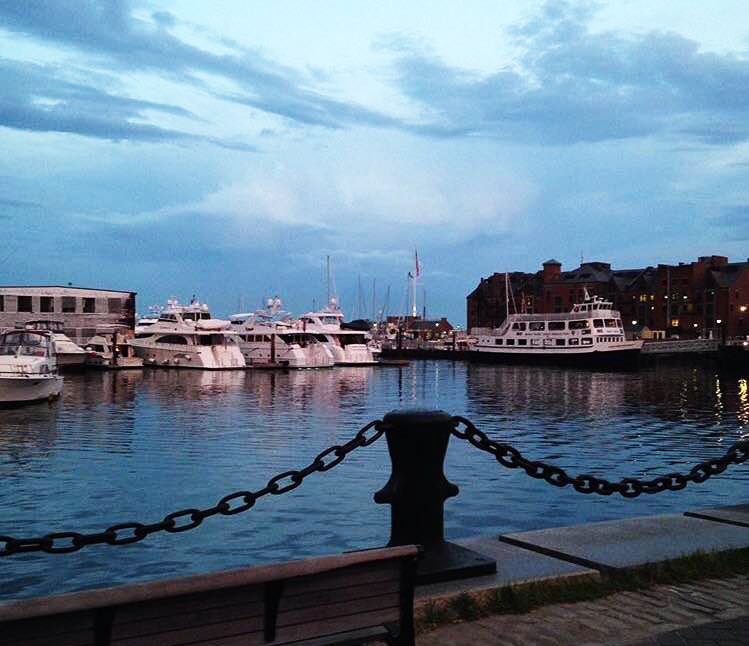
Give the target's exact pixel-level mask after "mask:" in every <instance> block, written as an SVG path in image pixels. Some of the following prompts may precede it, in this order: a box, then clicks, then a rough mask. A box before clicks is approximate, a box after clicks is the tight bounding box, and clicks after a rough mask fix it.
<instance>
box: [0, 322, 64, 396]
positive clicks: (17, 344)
mask: <svg viewBox="0 0 749 646" xmlns="http://www.w3.org/2000/svg"><path fill="white" fill-rule="evenodd" d="M62 382H63V379H62V377H61V376H59V375H58V374H57V355H56V352H55V342H54V340H53V338H52V334H51V333H50V332H47V331H41V330H9V331H6V332H3V333H1V334H0V404H19V403H27V402H34V401H39V400H43V399H54V398H55V397H59V396H60V393H61V392H62Z"/></svg>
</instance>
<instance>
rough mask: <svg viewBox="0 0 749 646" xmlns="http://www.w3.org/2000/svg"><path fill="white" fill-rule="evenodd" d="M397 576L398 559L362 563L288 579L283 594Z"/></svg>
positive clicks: (364, 583)
mask: <svg viewBox="0 0 749 646" xmlns="http://www.w3.org/2000/svg"><path fill="white" fill-rule="evenodd" d="M399 576H400V563H399V562H398V561H390V562H385V563H382V562H380V563H362V564H359V565H353V566H349V567H347V568H343V569H340V570H334V571H332V572H325V573H323V574H317V575H315V576H310V577H296V578H293V579H289V580H287V581H286V584H285V586H284V594H285V595H286V596H293V595H297V594H307V593H309V592H319V591H322V590H335V589H337V588H340V587H341V586H342V585H346V586H354V585H368V584H371V583H380V582H382V581H397V580H398V578H399Z"/></svg>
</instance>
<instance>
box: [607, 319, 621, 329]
mask: <svg viewBox="0 0 749 646" xmlns="http://www.w3.org/2000/svg"><path fill="white" fill-rule="evenodd" d="M605 322H606V327H619V326H618V325H617V324H616V319H606V321H605Z"/></svg>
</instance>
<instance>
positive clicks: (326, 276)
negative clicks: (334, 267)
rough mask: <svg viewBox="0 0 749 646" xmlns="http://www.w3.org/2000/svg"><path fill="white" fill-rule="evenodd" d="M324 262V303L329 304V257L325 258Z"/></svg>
mask: <svg viewBox="0 0 749 646" xmlns="http://www.w3.org/2000/svg"><path fill="white" fill-rule="evenodd" d="M325 261H326V265H327V266H326V272H325V290H326V294H325V303H326V304H329V303H330V256H325Z"/></svg>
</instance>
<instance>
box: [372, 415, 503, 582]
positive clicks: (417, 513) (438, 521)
mask: <svg viewBox="0 0 749 646" xmlns="http://www.w3.org/2000/svg"><path fill="white" fill-rule="evenodd" d="M383 425H384V427H385V428H386V431H385V437H386V439H387V444H388V451H389V453H390V460H391V463H392V473H391V475H390V478H389V480H388V482H387V484H386V485H385V486H384V487H383V488H382V489H380V491H378V492H377V493H375V495H374V500H375V502H376V503H378V504H389V505H390V519H391V525H390V527H391V530H390V542H389V543H388V546H390V547H392V546H395V545H411V544H415V545H421V546H422V547H423V548H424V556H423V558H422V559H421V560H420V562H419V565H418V569H417V576H416V580H417V583H419V584H424V583H434V582H437V581H449V580H453V579H459V578H466V577H473V576H481V575H484V574H492V573H494V572H496V571H497V564H496V561H494V560H493V559H489V558H487V557H486V556H484V555H483V554H479V553H478V552H474V551H473V550H470V549H468V548H465V547H462V546H460V545H456V544H455V543H450V542H447V541H445V539H444V503H445V500H446V499H447V498H451V497H452V496H457V495H458V491H459V490H458V487H457V486H456V485H454V484H453V483H451V482H449V481H448V480H447V478H446V477H445V474H444V469H443V466H444V461H445V453H446V451H447V445H448V442H449V441H450V435H451V433H452V430H453V428H454V423H453V418H452V417H451V416H450V415H448V414H447V413H446V412H444V411H434V410H424V409H404V410H396V411H391V412H389V413H388V414H387V415H385V417H384V418H383Z"/></svg>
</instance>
